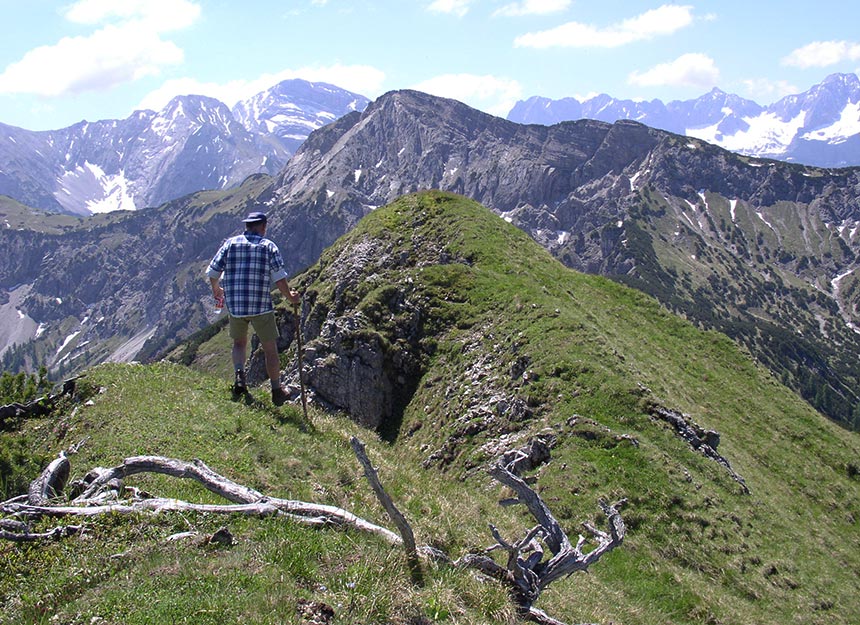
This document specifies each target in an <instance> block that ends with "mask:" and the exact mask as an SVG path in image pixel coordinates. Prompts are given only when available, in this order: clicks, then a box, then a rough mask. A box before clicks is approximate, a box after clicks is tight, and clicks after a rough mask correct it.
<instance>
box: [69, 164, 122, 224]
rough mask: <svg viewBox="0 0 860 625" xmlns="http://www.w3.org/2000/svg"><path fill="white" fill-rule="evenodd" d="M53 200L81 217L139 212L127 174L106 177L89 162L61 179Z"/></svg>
mask: <svg viewBox="0 0 860 625" xmlns="http://www.w3.org/2000/svg"><path fill="white" fill-rule="evenodd" d="M54 197H56V198H57V201H58V202H59V203H60V204H61V205H62V206H63V207H64V208H65V209H66V210H68V211H69V212H71V213H75V214H78V215H92V214H95V213H107V212H111V211H116V210H136V209H137V206H136V205H135V202H134V198H133V197H132V196H131V194H130V192H129V181H128V180H126V177H125V173H124V172H123V171H122V170H120V172H119V173H118V174H106V173H105V172H104V170H103V169H102V168H101V167H99V166H98V165H96V164H94V163H90V162H89V161H84V164H83V165H78V166H77V167H75V168H74V169H71V170H68V171H66V172H65V173H64V174H63V175H62V176H61V177H60V179H59V180H58V181H57V187H56V191H54Z"/></svg>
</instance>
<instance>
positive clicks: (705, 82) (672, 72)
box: [627, 53, 720, 88]
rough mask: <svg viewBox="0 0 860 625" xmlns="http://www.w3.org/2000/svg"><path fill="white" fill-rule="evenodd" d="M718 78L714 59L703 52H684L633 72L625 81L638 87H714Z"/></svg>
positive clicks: (718, 74) (718, 71) (718, 73)
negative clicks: (648, 67)
mask: <svg viewBox="0 0 860 625" xmlns="http://www.w3.org/2000/svg"><path fill="white" fill-rule="evenodd" d="M719 79H720V70H719V69H717V66H716V65H715V64H714V60H713V59H712V58H711V57H709V56H707V55H705V54H696V53H691V54H684V55H682V56H679V57H678V58H677V59H675V60H674V61H671V62H669V63H661V64H660V65H656V66H654V67H652V68H651V69H649V70H647V71H645V72H642V73H639V72H633V73H631V74H630V76H628V78H627V82H628V83H630V84H631V85H637V86H639V87H661V86H675V87H704V88H710V87H714V86H715V85H716V84H717V82H719Z"/></svg>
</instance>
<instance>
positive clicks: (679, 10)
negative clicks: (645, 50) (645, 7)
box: [514, 4, 693, 48]
mask: <svg viewBox="0 0 860 625" xmlns="http://www.w3.org/2000/svg"><path fill="white" fill-rule="evenodd" d="M692 11H693V7H691V6H686V5H685V6H682V5H676V4H664V5H663V6H661V7H658V8H656V9H652V10H650V11H646V12H645V13H643V14H641V15H637V16H636V17H632V18H630V19H626V20H624V21H622V22H619V23H618V24H613V25H612V26H609V27H608V28H599V27H597V26H593V25H591V24H583V23H581V22H567V23H566V24H562V25H561V26H557V27H555V28H551V29H549V30H543V31H538V32H534V33H526V34H525V35H520V36H519V37H517V38H516V39H515V40H514V46H516V47H523V48H551V47H568V48H592V47H593V48H616V47H618V46H623V45H626V44H629V43H633V42H635V41H645V40H648V39H653V38H654V37H658V36H661V35H670V34H672V33H674V32H676V31H678V30H680V29H682V28H685V27H687V26H689V25H690V24H691V23H692V22H693V13H692Z"/></svg>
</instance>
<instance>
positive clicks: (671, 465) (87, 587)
mask: <svg viewBox="0 0 860 625" xmlns="http://www.w3.org/2000/svg"><path fill="white" fill-rule="evenodd" d="M355 121H356V120H352V122H351V123H354V122H355ZM365 125H367V124H365ZM315 145H316V147H317V148H319V147H320V144H319V143H316V144H315ZM342 146H343V144H341V147H342ZM261 182H262V180H261V179H256V182H253V181H252V182H251V183H249V184H252V183H253V184H261ZM245 188H246V189H247V187H245ZM628 188H629V187H628ZM219 197H222V198H223V196H219ZM231 197H233V198H236V199H235V203H234V204H233V205H232V206H233V207H234V208H233V209H230V211H229V212H231V213H232V214H233V215H234V216H235V215H238V214H239V213H241V212H242V211H243V210H245V207H246V204H245V203H244V199H242V198H243V196H242V193H241V192H237V193H235V194H233V195H232V196H231ZM186 201H188V200H186ZM213 206H214V205H213ZM222 206H226V205H222ZM664 206H665V205H664ZM652 208H653V210H654V211H656V210H657V207H656V200H655V206H654V207H652ZM195 210H197V214H198V218H199V216H200V215H202V211H203V209H195ZM212 210H214V211H215V213H218V211H219V210H222V209H218V208H214V209H212ZM223 210H227V209H226V208H224V209H223ZM653 223H655V224H658V223H659V222H656V221H655V222H653ZM56 227H58V228H62V227H63V226H62V224H60V223H58V224H57V226H56ZM106 227H108V226H106ZM652 236H653V237H654V238H655V239H659V234H658V233H657V229H656V226H655V230H654V231H653V232H652ZM679 266H680V265H679ZM201 272H202V268H201ZM196 279H198V280H202V273H199V274H198V275H197V278H196ZM290 284H291V285H294V286H295V287H296V288H297V289H299V290H300V291H301V292H302V294H303V304H302V307H301V310H300V312H299V317H298V318H297V317H296V316H295V315H294V313H293V311H292V309H291V308H290V307H289V306H288V305H287V302H285V301H281V302H279V304H278V309H277V315H278V322H279V325H280V332H281V339H280V341H279V349H280V352H281V359H282V362H281V367H282V369H283V372H284V381H285V383H286V388H287V389H288V390H289V391H290V392H291V393H292V394H293V397H294V399H298V393H299V390H298V389H299V384H298V382H299V368H298V365H297V353H296V328H297V327H298V328H300V331H301V332H302V339H303V351H302V356H303V358H302V362H301V367H302V373H303V375H304V378H303V380H304V381H306V383H307V387H308V392H309V400H310V401H309V404H310V410H309V414H308V418H307V419H306V418H305V416H304V415H303V413H302V411H301V408H300V406H299V404H298V403H295V404H288V405H287V406H285V407H282V408H278V407H275V406H273V405H272V404H271V402H270V401H269V398H268V393H267V390H266V388H265V385H263V386H256V387H253V388H252V391H251V396H250V397H248V398H246V399H244V400H238V401H236V400H233V399H232V398H231V395H230V390H229V384H230V377H229V376H230V369H229V361H228V358H227V354H228V350H229V338H228V337H227V329H226V323H225V322H224V321H223V320H222V321H218V322H216V323H214V324H212V325H210V326H207V327H206V328H204V329H203V330H201V331H200V332H198V333H196V334H192V335H190V336H189V337H188V338H187V339H185V340H183V341H181V342H179V343H177V344H175V345H172V346H170V347H169V348H167V349H165V350H164V352H163V353H162V354H160V357H159V358H157V359H153V360H152V361H151V362H149V363H143V364H140V363H102V364H98V365H94V366H91V367H89V368H87V369H85V370H84V371H82V372H81V374H80V377H78V378H77V379H76V380H74V384H73V385H72V387H67V388H66V389H65V391H66V392H65V393H62V394H61V393H57V394H55V396H52V398H53V409H52V410H51V411H50V412H49V413H48V414H38V413H35V412H34V413H32V414H23V413H21V414H19V416H17V417H12V418H9V419H6V420H4V422H3V429H4V431H3V432H2V446H0V450H2V456H0V468H2V476H3V483H2V486H3V491H4V492H3V499H5V500H6V502H5V503H4V504H3V512H4V514H3V520H2V524H3V525H2V530H3V532H4V536H5V537H7V538H8V536H10V535H14V536H15V537H16V538H17V539H15V540H4V541H2V543H0V557H2V562H3V571H4V572H3V575H2V576H0V597H2V603H3V610H2V616H0V619H2V622H3V623H9V624H12V623H16V624H17V623H44V624H49V623H68V624H72V623H74V624H84V623H102V624H124V625H134V624H144V623H196V624H205V623H213V624H214V623H218V624H223V623H260V624H273V625H274V624H276V623H278V624H280V623H295V624H300V623H301V624H309V623H332V624H335V623H342V624H346V623H399V624H403V625H406V624H414V625H418V624H428V623H443V622H444V623H461V624H467V623H474V624H493V623H499V624H501V623H517V622H520V621H521V619H523V618H532V617H533V618H532V620H536V619H538V618H539V616H538V615H543V617H545V619H546V620H544V621H542V622H555V623H558V622H563V623H581V622H594V623H607V624H608V623H625V624H628V625H633V624H654V625H657V624H664V623H677V624H730V623H756V624H774V625H776V624H779V625H784V624H786V623H798V624H799V623H804V624H807V623H820V624H825V623H826V624H828V625H830V624H844V625H849V624H853V623H855V622H856V618H857V615H858V614H860V460H858V459H860V438H858V434H857V432H854V431H851V430H850V429H849V428H846V427H843V426H841V425H839V424H837V423H836V422H835V421H834V420H833V419H830V418H828V417H826V416H824V415H823V414H822V413H820V412H818V411H817V410H815V409H814V408H812V407H811V406H810V404H809V403H808V402H806V401H804V400H803V399H802V398H801V397H800V395H799V394H798V393H797V392H795V391H794V390H792V389H791V388H789V387H788V386H787V385H786V384H784V381H785V380H781V379H780V377H779V376H778V375H776V374H774V373H773V372H772V371H771V370H770V369H768V368H766V367H765V366H764V365H763V364H762V363H761V362H760V360H757V359H756V358H755V357H754V356H755V355H754V354H752V353H750V351H748V350H747V349H746V348H744V347H742V346H740V345H739V344H738V343H737V342H735V341H733V340H732V339H730V338H729V337H728V336H726V335H725V334H723V333H720V332H718V331H716V330H714V329H707V327H705V326H704V325H703V324H702V323H700V322H698V321H696V320H695V319H689V320H688V319H684V318H682V317H681V316H678V315H676V314H674V313H673V312H671V311H670V310H669V308H668V307H667V306H666V305H664V304H661V303H660V301H658V300H657V299H656V298H655V297H653V296H651V295H647V294H645V293H643V292H642V291H641V290H635V289H633V288H631V287H629V286H626V285H624V284H621V283H620V281H618V280H611V279H609V278H607V277H603V276H598V275H591V274H586V273H581V272H579V271H577V270H575V269H572V268H570V267H568V266H565V264H563V263H562V262H561V261H560V260H557V259H556V257H554V256H553V255H552V254H551V253H550V252H549V251H548V250H547V249H546V248H545V247H544V246H542V245H540V244H539V243H538V242H536V241H535V240H534V239H533V238H532V237H530V236H529V235H528V234H527V233H526V232H524V231H523V230H522V229H520V228H517V227H516V226H515V225H514V224H511V223H508V221H506V220H505V219H503V218H502V217H500V216H499V215H498V214H497V213H496V212H494V211H493V210H490V208H488V207H486V206H484V205H482V204H480V203H478V202H476V201H474V200H472V199H469V198H467V197H464V196H463V195H458V194H454V193H449V192H442V191H422V192H418V193H407V194H403V195H400V196H399V197H397V198H396V199H394V200H393V201H391V202H389V203H387V204H386V205H384V206H380V207H378V208H376V209H375V210H372V211H369V212H367V214H366V215H365V216H363V217H362V218H361V219H360V220H358V221H357V223H355V225H354V227H351V228H350V229H349V230H348V232H345V233H344V234H342V236H339V237H338V238H337V239H336V240H335V241H334V242H333V243H332V244H331V245H328V246H327V247H325V249H324V250H323V251H322V253H321V254H320V255H319V257H318V259H316V260H314V261H313V262H311V263H310V264H308V265H307V266H306V268H304V269H302V270H301V271H298V272H297V273H296V274H295V275H294V276H292V277H291V278H290ZM297 321H298V322H299V323H298V324H297V323H296V322H297ZM261 358H262V356H261V354H260V353H259V352H257V353H255V354H254V355H253V356H252V358H251V361H250V363H249V381H250V379H255V380H256V381H258V382H259V381H260V380H261V379H262V377H263V373H262V368H261V362H262V361H261ZM254 376H256V377H254ZM353 438H355V439H358V440H361V441H362V442H363V443H364V445H366V451H367V455H368V456H369V458H370V461H371V462H372V464H373V465H374V467H375V469H376V472H377V474H378V478H379V481H380V482H381V484H382V486H383V488H384V489H385V491H386V493H387V495H389V496H390V498H391V500H392V501H393V503H394V505H396V506H397V508H398V509H399V510H400V511H401V512H402V514H403V517H404V518H405V520H406V522H408V524H409V526H410V527H411V529H412V530H413V531H414V536H415V540H416V542H417V544H418V545H419V547H420V548H419V550H418V553H419V554H420V558H419V560H418V564H417V569H418V570H417V571H416V570H415V568H413V565H414V563H410V559H409V557H408V555H407V553H406V551H405V550H404V549H403V546H402V545H400V544H399V543H398V542H397V541H391V540H387V539H386V538H385V536H387V534H386V533H385V532H381V531H377V529H374V528H387V529H388V530H391V531H392V532H396V531H397V529H396V528H395V523H394V522H393V521H392V520H390V518H389V516H388V513H387V509H386V508H385V507H383V499H382V498H381V497H379V496H378V495H377V493H376V492H375V491H374V490H373V489H372V488H371V483H370V480H369V479H368V478H367V474H366V472H364V471H363V470H362V465H361V463H360V462H359V459H358V458H357V453H355V448H354V446H352V445H351V444H350V441H351V439H353ZM61 452H68V453H64V454H63V455H66V456H67V459H68V461H69V462H70V465H71V468H70V475H69V481H68V485H67V487H66V488H64V489H61V490H60V491H59V492H54V495H55V496H54V497H53V498H49V499H48V500H45V501H43V502H42V503H40V504H39V505H32V502H29V503H28V501H27V496H26V494H25V496H24V497H23V498H22V497H19V495H21V494H22V493H27V491H28V486H31V483H32V482H33V480H34V479H35V478H37V477H38V476H39V475H40V473H41V472H42V471H43V469H44V468H45V467H46V466H47V465H48V463H49V462H50V461H51V460H53V459H55V458H57V457H58V456H59V455H60V453H61ZM143 457H146V458H155V457H159V458H165V459H173V460H175V461H177V463H187V464H186V465H182V466H184V467H185V472H184V473H182V472H177V473H172V474H165V473H163V472H161V473H159V472H152V473H147V472H144V473H140V474H132V472H131V471H128V472H127V474H126V475H125V477H124V479H123V480H122V483H121V484H119V483H116V482H109V481H106V480H105V483H104V484H103V488H101V489H99V490H98V492H97V494H96V493H94V492H89V494H88V495H87V496H88V497H90V498H91V501H90V503H91V505H90V506H72V505H70V504H71V502H73V501H74V500H75V498H76V497H78V496H79V495H80V493H81V492H88V486H87V485H88V484H90V485H91V486H92V485H95V484H101V481H100V477H99V476H100V475H107V474H108V473H110V471H108V470H107V469H101V470H97V471H95V472H94V473H93V474H92V475H91V477H90V478H89V479H88V480H85V476H86V475H87V473H88V472H90V470H91V469H95V468H96V467H122V466H132V465H133V464H135V463H138V464H139V463H140V462H141V460H140V459H141V458H143ZM502 458H506V459H507V460H508V461H510V462H511V463H513V461H514V459H515V460H516V464H517V467H518V468H517V471H518V473H519V475H520V476H521V478H522V483H523V484H527V485H528V486H527V488H530V489H531V490H530V491H529V492H531V493H532V494H533V495H534V496H535V497H537V498H539V500H540V501H541V502H542V503H543V504H544V505H545V509H546V511H547V515H548V516H549V517H551V518H553V519H555V520H557V522H558V524H559V526H560V527H561V529H562V530H563V531H564V532H565V533H566V534H567V536H569V537H570V539H571V543H572V544H576V546H577V547H576V548H577V549H580V548H581V549H582V551H583V553H585V554H587V553H588V552H589V551H590V550H591V549H593V548H595V547H594V545H595V543H596V542H599V539H600V537H601V536H603V537H606V536H609V535H610V534H611V535H613V536H615V535H616V532H617V530H618V528H619V527H620V528H622V529H623V540H621V541H616V543H615V544H614V548H613V549H611V550H609V551H607V552H606V553H603V554H602V556H601V557H600V559H599V560H597V561H596V562H593V563H592V564H591V565H590V566H589V567H588V569H587V572H576V573H573V574H571V575H569V576H566V577H563V578H561V579H558V580H555V581H554V582H553V583H552V584H551V585H548V586H546V587H545V588H543V592H542V593H541V594H540V595H539V596H537V597H536V599H535V601H534V608H535V609H536V610H535V611H534V612H529V611H524V610H523V609H522V604H521V603H518V602H517V600H516V599H517V597H515V596H514V595H513V594H512V593H511V587H510V585H509V584H506V583H505V580H500V579H494V578H492V577H491V576H487V575H483V574H481V572H480V571H479V570H476V569H475V568H474V567H470V566H465V565H463V563H464V562H469V560H468V558H466V557H465V556H468V555H471V556H474V557H478V556H480V557H490V558H493V559H494V560H495V561H496V562H497V563H498V566H500V567H503V568H504V567H506V566H508V565H511V566H513V567H514V568H516V567H517V566H519V567H521V569H520V570H522V568H523V567H525V568H528V567H529V566H531V567H533V570H535V571H540V570H541V568H540V566H538V565H537V564H536V563H537V562H538V561H540V560H541V558H547V557H548V556H549V553H548V551H549V550H550V547H548V545H549V543H551V542H552V541H551V539H550V537H548V536H547V535H546V534H545V533H542V531H536V532H535V531H531V530H532V528H533V527H534V526H535V519H533V518H532V517H531V516H530V515H529V509H527V506H524V505H510V504H512V503H513V501H512V500H511V497H512V495H513V494H514V493H513V492H512V491H511V490H510V489H509V488H508V487H507V486H504V485H503V484H501V483H500V482H499V480H497V479H496V478H495V477H494V476H495V475H496V473H495V472H494V473H493V474H492V475H491V474H490V471H492V470H493V467H494V466H497V463H498V462H499V461H500V459H502ZM124 463H125V464H124ZM203 466H205V467H208V469H210V470H211V471H212V472H215V473H217V474H218V475H220V476H223V477H224V478H226V479H227V480H229V481H230V482H231V483H232V484H233V485H242V487H244V488H246V489H251V490H252V491H253V492H255V493H258V494H262V498H261V499H259V501H256V502H251V503H256V504H259V505H260V506H262V505H264V504H266V502H267V501H277V502H283V501H285V500H288V501H290V502H294V504H293V507H294V509H295V510H297V511H298V510H301V509H304V508H305V507H308V506H310V507H314V506H318V507H321V508H323V509H325V510H326V511H328V512H327V513H328V514H329V516H328V517H326V516H325V515H319V517H318V518H317V521H319V522H314V520H313V519H312V518H310V517H307V516H303V517H300V512H293V513H289V512H287V511H285V508H277V509H274V508H272V507H269V508H264V509H265V511H266V512H265V513H262V512H261V508H260V507H259V506H258V507H256V508H252V509H253V510H254V512H253V513H244V514H243V513H241V512H240V511H239V510H237V509H235V508H234V509H232V510H231V511H229V513H225V511H219V510H218V509H219V508H220V507H224V508H229V506H220V504H224V503H225V500H224V498H223V496H220V495H218V494H216V493H215V492H214V491H213V490H212V489H211V488H207V487H205V484H201V482H200V480H198V479H182V478H189V477H193V474H195V472H196V471H202V469H201V467H203ZM189 467H191V468H192V469H193V470H191V469H189ZM194 467H196V468H194ZM180 473H181V474H180ZM93 480H94V481H93ZM89 490H90V491H92V490H93V488H90V489H89ZM30 491H31V496H32V488H31V489H30ZM517 495H519V496H518V497H517V498H515V500H514V501H519V503H520V504H522V503H523V496H522V495H523V493H522V492H520V491H518V492H517ZM96 500H98V505H94V504H95V503H96ZM146 502H150V503H149V504H147V503H146ZM182 502H184V503H186V504H188V506H187V507H186V508H183V507H182V506H180V505H179V504H180V503H182ZM302 502H303V503H302ZM156 504H157V505H156ZM601 505H617V506H618V513H619V515H620V519H621V522H620V525H615V526H613V527H610V526H609V525H608V519H609V517H608V516H607V514H606V513H605V510H604V511H602V510H601ZM206 506H209V509H207V508H206ZM159 509H160V511H157V510H159ZM88 510H89V511H90V513H88V512H87V511H88ZM96 510H98V511H99V513H96ZM346 513H349V514H346ZM352 515H354V516H352ZM315 518H316V517H315ZM334 519H340V520H341V521H345V522H341V523H336V522H334ZM356 519H357V520H356ZM22 522H23V523H26V528H22V526H21V523H22ZM488 524H490V525H491V526H492V527H491V528H488ZM539 525H540V523H539ZM368 528H371V529H373V531H368ZM536 529H538V530H539V529H540V528H536ZM37 534H42V535H46V536H47V535H50V536H51V537H50V538H43V539H40V540H28V539H26V537H27V536H28V535H37ZM579 534H581V535H582V536H583V537H584V538H583V539H582V540H581V541H577V538H576V537H577V535H579ZM523 536H526V537H527V538H528V540H525V539H524V540H523V541H522V542H519V541H520V540H521V538H522V537H523ZM494 545H495V549H493V550H491V551H488V550H487V549H488V548H489V547H491V546H494ZM517 545H519V546H517ZM506 550H508V554H506V553H505V551H506ZM512 553H513V554H519V555H520V556H522V560H519V561H517V562H514V563H513V564H512V562H513V559H511V560H510V561H507V563H506V557H508V556H509V555H510V554H512ZM430 554H437V555H436V557H432V556H431V555H430ZM438 554H443V555H444V556H445V557H441V556H439V555H438ZM455 563H458V564H455Z"/></svg>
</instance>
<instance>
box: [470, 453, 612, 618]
mask: <svg viewBox="0 0 860 625" xmlns="http://www.w3.org/2000/svg"><path fill="white" fill-rule="evenodd" d="M489 473H490V475H492V476H493V477H494V478H495V479H496V480H498V481H499V482H500V483H501V484H503V485H505V486H507V487H508V488H510V489H511V490H513V491H514V492H515V493H516V495H517V502H518V503H521V504H523V505H525V506H526V508H527V509H528V511H529V513H530V514H531V515H532V516H533V517H534V518H535V520H536V521H537V522H538V525H537V526H536V527H533V528H532V529H531V530H529V531H528V532H526V534H525V536H524V537H523V538H522V539H520V540H518V541H515V542H511V541H507V540H505V539H504V538H503V537H502V536H501V533H500V532H499V530H498V529H497V528H496V527H494V526H493V525H490V532H491V533H492V535H493V538H495V540H496V544H495V545H493V546H492V547H490V548H489V549H487V550H486V551H485V553H484V554H467V555H465V556H463V557H462V558H460V559H459V560H457V562H455V564H456V565H458V566H463V567H468V568H473V569H476V570H478V571H480V572H481V573H484V574H485V575H487V576H489V577H492V578H494V579H497V580H500V581H501V582H502V583H503V584H505V585H506V586H507V587H508V588H509V589H510V590H511V593H512V595H513V597H514V600H515V602H516V603H517V606H518V608H519V609H520V613H521V615H522V616H523V617H524V618H527V619H529V620H531V621H534V622H536V623H544V624H547V625H559V621H556V620H554V619H552V618H551V617H549V616H547V615H546V614H544V613H543V612H541V611H540V610H538V609H536V608H534V607H533V604H534V602H535V601H536V600H537V598H538V597H539V596H540V594H541V593H542V592H543V591H544V589H546V587H547V586H549V585H550V584H551V583H552V582H554V581H556V580H558V579H560V578H562V577H567V576H568V575H571V574H572V573H574V572H576V571H584V570H586V569H587V568H588V567H589V566H591V565H592V564H594V563H595V562H597V560H599V559H600V558H601V556H603V555H604V554H605V553H607V552H609V551H611V550H612V549H614V548H615V547H617V546H618V545H620V544H621V542H622V541H623V540H624V535H625V533H626V528H625V525H624V520H623V519H622V518H621V514H620V513H619V509H620V508H621V506H622V505H623V504H624V503H625V500H621V501H619V502H617V503H615V504H612V505H610V504H607V503H606V502H603V501H601V502H600V507H601V509H602V510H603V513H604V514H605V515H606V517H607V520H608V523H609V531H608V532H604V531H601V530H599V529H597V528H596V527H594V526H592V525H591V524H590V523H583V527H584V528H585V530H586V531H587V532H588V533H589V534H590V536H591V539H592V541H593V542H595V543H596V546H594V547H593V548H592V549H591V550H590V551H584V548H585V546H586V544H587V543H588V542H589V541H588V539H587V538H585V537H583V536H580V537H579V540H577V542H576V545H572V544H571V542H570V540H569V539H568V537H567V534H566V533H565V531H564V530H563V529H562V527H561V525H560V524H559V523H558V521H557V520H556V519H555V517H554V516H553V514H552V512H551V511H550V509H549V508H548V507H547V505H546V504H545V503H544V502H543V500H542V499H541V498H540V496H539V495H538V494H537V493H536V492H535V491H533V490H532V489H531V488H530V487H529V486H528V484H526V483H525V482H524V481H523V480H522V479H521V478H519V477H518V476H516V475H514V474H513V473H512V472H511V471H510V469H509V468H508V467H506V466H503V465H502V464H501V463H498V464H496V465H494V466H492V467H491V468H490V469H489ZM541 542H542V543H543V544H544V545H545V546H546V548H547V549H548V550H549V552H550V554H551V555H550V557H549V559H547V560H544V557H545V555H546V554H545V552H544V549H543V548H542V547H541V544H540V543H541ZM497 549H501V550H503V551H505V552H506V553H507V554H508V557H507V562H506V564H505V566H502V565H500V564H499V563H497V562H496V561H495V560H493V559H492V558H490V557H489V556H488V555H486V553H488V552H490V551H494V550H497Z"/></svg>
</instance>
